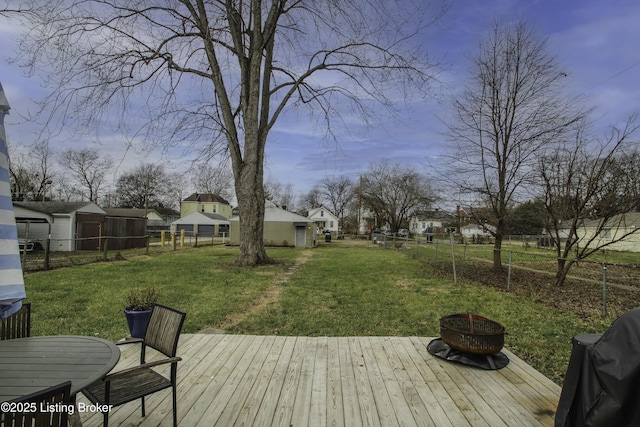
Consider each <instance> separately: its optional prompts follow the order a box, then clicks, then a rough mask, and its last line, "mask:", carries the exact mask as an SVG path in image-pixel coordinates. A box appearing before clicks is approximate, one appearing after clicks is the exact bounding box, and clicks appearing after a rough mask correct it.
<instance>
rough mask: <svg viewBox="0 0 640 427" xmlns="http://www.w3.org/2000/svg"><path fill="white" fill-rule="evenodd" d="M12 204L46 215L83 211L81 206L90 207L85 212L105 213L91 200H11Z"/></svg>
mask: <svg viewBox="0 0 640 427" xmlns="http://www.w3.org/2000/svg"><path fill="white" fill-rule="evenodd" d="M13 205H14V206H18V207H21V208H23V209H28V210H31V211H35V212H40V213H44V214H48V215H54V214H70V213H72V212H78V211H80V212H83V208H88V207H90V208H91V209H87V210H86V212H95V211H96V210H98V211H102V213H106V212H105V211H104V210H103V209H102V208H100V207H99V206H98V205H96V204H95V203H93V202H59V201H49V202H13Z"/></svg>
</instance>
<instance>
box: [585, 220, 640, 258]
mask: <svg viewBox="0 0 640 427" xmlns="http://www.w3.org/2000/svg"><path fill="white" fill-rule="evenodd" d="M598 224H599V220H585V221H584V223H583V225H582V227H579V228H578V229H577V230H576V233H577V237H578V239H579V240H580V241H585V240H590V239H592V238H593V237H594V236H595V233H596V232H597V230H598ZM638 228H640V212H629V213H626V214H622V215H618V216H616V217H614V218H612V219H610V220H609V221H608V225H607V226H606V227H604V228H602V229H601V231H600V233H599V235H597V236H595V240H594V242H593V243H592V244H591V246H593V247H595V246H600V245H604V244H607V243H609V242H613V241H614V240H617V239H620V238H621V237H622V236H623V235H624V234H626V233H631V232H633V234H631V235H629V236H627V237H625V238H624V239H623V240H621V241H619V242H615V243H611V244H610V245H608V246H606V249H610V250H614V251H629V252H640V230H638ZM635 230H638V231H635ZM580 244H581V243H580V242H578V245H580Z"/></svg>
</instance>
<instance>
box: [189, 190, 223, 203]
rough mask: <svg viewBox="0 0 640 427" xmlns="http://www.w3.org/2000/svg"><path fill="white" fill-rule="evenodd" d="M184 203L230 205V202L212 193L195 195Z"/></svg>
mask: <svg viewBox="0 0 640 427" xmlns="http://www.w3.org/2000/svg"><path fill="white" fill-rule="evenodd" d="M183 202H201V203H222V204H224V205H229V202H227V201H226V200H225V199H223V198H222V197H221V196H219V195H217V194H211V193H205V194H200V193H193V194H192V195H190V196H189V197H187V198H186V199H184V200H183Z"/></svg>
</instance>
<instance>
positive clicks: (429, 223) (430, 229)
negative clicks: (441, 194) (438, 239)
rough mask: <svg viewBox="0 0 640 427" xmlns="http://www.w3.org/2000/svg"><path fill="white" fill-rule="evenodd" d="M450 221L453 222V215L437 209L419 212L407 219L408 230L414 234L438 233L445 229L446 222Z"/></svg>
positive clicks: (443, 231)
mask: <svg viewBox="0 0 640 427" xmlns="http://www.w3.org/2000/svg"><path fill="white" fill-rule="evenodd" d="M450 223H453V216H452V215H451V214H449V213H447V212H444V211H441V210H439V209H436V210H434V211H428V212H420V213H417V214H416V215H415V216H413V217H411V219H410V220H409V231H410V232H411V233H414V234H440V233H445V232H446V231H447V230H446V229H445V227H446V224H450Z"/></svg>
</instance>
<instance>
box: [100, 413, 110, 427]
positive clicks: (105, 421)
mask: <svg viewBox="0 0 640 427" xmlns="http://www.w3.org/2000/svg"><path fill="white" fill-rule="evenodd" d="M102 424H103V425H104V427H109V411H104V412H103V415H102Z"/></svg>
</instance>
